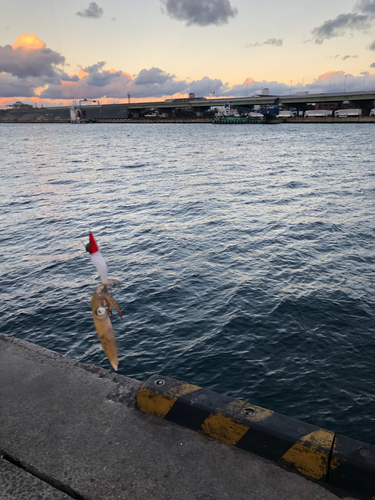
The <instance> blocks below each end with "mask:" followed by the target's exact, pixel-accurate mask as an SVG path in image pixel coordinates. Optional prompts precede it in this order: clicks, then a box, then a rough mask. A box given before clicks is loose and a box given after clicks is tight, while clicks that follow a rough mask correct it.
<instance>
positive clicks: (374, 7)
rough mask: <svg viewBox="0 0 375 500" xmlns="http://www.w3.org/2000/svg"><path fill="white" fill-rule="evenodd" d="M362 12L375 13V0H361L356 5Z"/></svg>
mask: <svg viewBox="0 0 375 500" xmlns="http://www.w3.org/2000/svg"><path fill="white" fill-rule="evenodd" d="M355 8H357V9H358V10H359V11H360V12H364V13H368V14H375V1H374V0H359V1H358V2H357V4H356V6H355Z"/></svg>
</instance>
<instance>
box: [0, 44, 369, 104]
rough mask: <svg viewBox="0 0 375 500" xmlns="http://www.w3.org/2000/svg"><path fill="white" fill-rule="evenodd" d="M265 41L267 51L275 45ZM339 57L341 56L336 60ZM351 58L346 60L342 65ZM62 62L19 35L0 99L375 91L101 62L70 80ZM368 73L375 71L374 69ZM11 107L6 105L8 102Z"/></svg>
mask: <svg viewBox="0 0 375 500" xmlns="http://www.w3.org/2000/svg"><path fill="white" fill-rule="evenodd" d="M275 40H276V41H277V39H273V38H269V39H268V40H266V41H269V43H267V44H266V43H265V42H263V44H265V45H276V46H277V45H278V43H275V42H274V41H275ZM340 57H341V56H340ZM351 57H352V58H355V57H356V56H355V55H345V56H343V57H342V59H344V60H346V59H348V58H351ZM64 61H65V60H64V57H63V56H61V55H60V54H58V53H57V52H55V51H53V50H51V49H49V48H47V47H46V45H45V43H44V42H43V41H42V40H39V39H38V38H37V37H36V35H22V36H21V37H20V38H19V39H18V40H17V42H16V43H14V44H13V46H11V45H6V46H5V47H0V99H1V98H3V101H2V102H4V99H10V98H12V97H13V98H17V99H21V100H22V99H29V100H30V99H34V101H33V102H38V103H46V104H48V103H50V104H51V102H54V103H58V104H63V103H65V104H69V103H70V102H71V101H72V100H73V99H85V98H86V99H98V100H99V99H100V101H101V102H113V101H114V100H116V101H118V100H123V102H127V96H128V93H129V94H130V95H131V97H132V98H136V99H151V100H152V99H159V98H160V99H163V98H164V99H165V98H167V97H170V96H174V95H175V96H176V95H178V94H183V95H185V96H186V95H187V94H188V93H189V92H194V93H195V95H196V96H198V97H200V96H205V97H209V96H210V95H212V94H215V96H216V97H220V96H221V97H232V96H234V97H243V96H246V95H247V96H250V95H253V94H254V93H255V94H256V93H259V92H260V91H261V90H262V89H263V88H266V87H267V88H269V91H270V94H274V95H289V94H290V93H292V94H293V93H295V92H297V91H300V90H302V89H303V90H305V91H309V92H310V93H318V94H319V93H327V92H335V91H337V92H342V91H343V89H344V86H346V90H350V91H355V90H359V91H360V90H362V89H363V88H364V84H365V83H366V86H367V88H374V87H375V75H371V74H369V73H366V74H364V73H363V74H362V75H361V76H358V77H354V76H353V75H350V74H346V73H345V72H344V71H328V72H326V73H324V74H322V75H320V76H319V77H318V78H316V79H315V80H314V81H313V82H312V83H310V84H306V85H304V86H303V85H302V84H301V83H298V84H295V85H294V86H292V87H291V86H290V85H288V84H285V83H282V82H277V81H267V80H263V81H255V80H254V79H253V78H250V77H249V78H247V79H246V80H245V81H244V82H243V83H241V84H236V85H229V84H228V83H223V81H222V80H220V79H218V78H210V77H209V76H204V77H203V78H201V79H196V80H193V81H191V80H190V78H185V79H183V80H179V79H177V78H176V76H175V75H174V74H171V73H168V72H166V71H164V70H163V69H161V68H158V67H151V68H143V69H142V70H141V71H140V72H139V73H138V74H136V75H133V76H131V75H130V74H129V73H127V72H125V71H122V70H118V69H113V68H112V69H106V63H105V61H98V62H97V63H96V64H93V65H91V66H87V67H85V68H82V67H81V69H80V70H79V71H78V73H77V74H68V73H66V72H65V71H63V69H62V68H61V67H60V65H61V64H62V63H63V62H64ZM370 67H372V68H374V67H375V63H374V64H372V65H371V66H370ZM8 102H9V101H8Z"/></svg>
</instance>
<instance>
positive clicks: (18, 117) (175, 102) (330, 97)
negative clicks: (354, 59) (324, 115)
mask: <svg viewBox="0 0 375 500" xmlns="http://www.w3.org/2000/svg"><path fill="white" fill-rule="evenodd" d="M276 97H278V98H279V105H280V107H281V108H282V109H289V108H295V109H296V110H297V112H298V111H299V112H300V113H303V111H305V110H306V109H308V108H309V107H310V108H311V105H314V107H315V108H318V109H338V108H342V107H343V103H344V102H345V101H347V102H348V103H349V107H353V108H362V110H363V115H364V116H368V115H369V112H370V110H371V109H373V108H375V90H368V91H363V92H338V93H324V94H308V93H303V92H300V93H297V94H292V95H288V96H285V95H283V96H278V95H256V96H250V97H222V98H214V99H213V98H205V97H202V98H191V99H190V98H180V99H179V98H178V99H167V100H166V101H148V102H130V103H123V104H101V103H99V102H98V101H97V103H96V104H95V105H94V104H89V105H85V106H81V108H82V109H84V110H85V115H86V117H85V120H83V121H89V122H91V121H93V122H96V121H97V122H101V121H113V120H115V121H124V120H127V119H129V118H134V119H136V120H137V119H139V118H143V117H144V116H145V115H147V114H149V113H150V112H153V111H157V112H158V115H159V117H161V118H172V117H173V116H177V115H178V114H180V115H181V114H183V113H190V114H191V115H192V116H196V117H198V118H201V117H203V116H204V114H205V113H207V111H209V110H210V109H211V108H213V107H218V106H225V105H226V104H230V105H231V106H241V107H244V108H252V107H253V106H261V107H262V106H267V105H270V104H272V103H273V102H274V100H275V98H276ZM80 102H81V103H82V101H80ZM300 113H299V115H300ZM69 120H70V106H69V107H68V106H54V107H45V108H33V107H27V106H21V107H18V108H16V107H15V108H10V107H8V108H7V109H0V122H13V121H14V122H23V121H24V122H28V121H50V122H53V121H55V122H56V121H64V122H67V121H69Z"/></svg>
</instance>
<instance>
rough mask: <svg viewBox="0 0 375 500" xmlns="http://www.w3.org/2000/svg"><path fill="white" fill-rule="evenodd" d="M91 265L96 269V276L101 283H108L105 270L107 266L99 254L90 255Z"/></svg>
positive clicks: (106, 270)
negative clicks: (97, 275)
mask: <svg viewBox="0 0 375 500" xmlns="http://www.w3.org/2000/svg"><path fill="white" fill-rule="evenodd" d="M90 257H91V260H92V263H93V264H94V266H95V267H96V270H97V271H98V274H99V276H100V278H101V280H102V283H107V282H108V269H107V264H106V262H105V260H104V257H103V256H102V254H101V253H100V252H95V253H92V254H90Z"/></svg>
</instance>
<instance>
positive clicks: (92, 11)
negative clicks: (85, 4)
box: [76, 2, 103, 19]
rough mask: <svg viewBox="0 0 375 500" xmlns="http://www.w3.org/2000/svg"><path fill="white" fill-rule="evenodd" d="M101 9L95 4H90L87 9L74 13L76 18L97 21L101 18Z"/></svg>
mask: <svg viewBox="0 0 375 500" xmlns="http://www.w3.org/2000/svg"><path fill="white" fill-rule="evenodd" d="M102 15H103V9H102V8H101V7H99V5H98V4H97V3H96V2H91V3H90V5H89V8H88V9H83V10H81V11H79V12H77V13H76V16H80V17H88V18H91V19H99V17H102Z"/></svg>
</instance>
